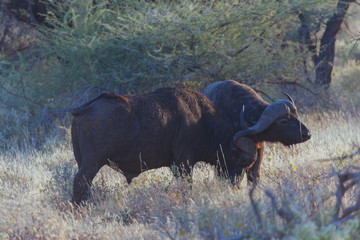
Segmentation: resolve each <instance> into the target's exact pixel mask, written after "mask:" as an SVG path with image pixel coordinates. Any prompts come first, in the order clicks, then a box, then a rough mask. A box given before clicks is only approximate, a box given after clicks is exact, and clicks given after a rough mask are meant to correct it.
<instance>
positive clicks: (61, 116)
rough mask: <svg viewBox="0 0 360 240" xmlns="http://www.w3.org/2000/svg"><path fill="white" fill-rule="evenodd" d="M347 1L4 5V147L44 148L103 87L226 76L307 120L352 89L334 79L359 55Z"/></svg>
mask: <svg viewBox="0 0 360 240" xmlns="http://www.w3.org/2000/svg"><path fill="white" fill-rule="evenodd" d="M353 2H354V1H337V0H336V1H335V0H330V1H329V0H316V1H314V0H302V1H283V0H281V1H278V0H269V1H260V0H254V1H242V0H238V1H230V0H229V1H228V0H226V1H218V0H184V1H170V0H154V1H143V0H139V1H133V0H132V1H130V0H96V1H95V0H94V1H88V0H73V1H68V0H61V1H51V0H1V12H0V21H1V22H2V24H1V26H0V49H1V57H0V127H1V131H0V147H2V148H6V147H8V146H9V145H13V144H16V145H20V146H21V145H22V144H24V139H26V140H27V141H28V140H29V141H30V142H32V143H34V144H35V145H36V146H41V144H42V143H43V141H44V139H45V138H46V136H48V135H49V134H51V132H54V131H55V132H58V133H59V132H61V131H62V130H61V129H60V128H58V126H65V127H68V126H69V118H70V116H69V115H68V114H67V110H68V109H70V108H72V107H75V106H78V105H80V104H82V103H83V102H85V101H87V100H88V99H89V98H91V97H93V96H95V95H97V94H98V93H99V92H101V91H102V90H113V91H115V92H117V93H120V94H134V93H142V92H146V91H150V90H153V89H155V88H159V87H163V86H184V87H187V88H191V89H196V90H201V89H202V88H203V87H204V86H206V85H207V84H209V83H212V82H215V81H220V80H225V79H234V80H237V81H239V82H242V83H246V84H249V85H251V86H252V87H254V88H255V89H257V90H258V91H259V92H260V93H261V94H263V97H264V98H265V99H266V100H269V101H271V100H272V99H277V98H278V97H280V95H277V94H279V93H281V91H279V90H286V91H290V92H291V93H292V94H294V95H295V99H296V100H297V102H298V104H299V105H300V106H301V107H302V109H303V111H304V110H312V111H313V110H314V109H315V110H316V109H319V108H320V109H324V108H325V107H326V108H339V107H341V104H340V103H339V101H338V100H339V96H343V95H344V91H343V90H344V89H345V90H346V91H347V92H345V95H349V96H350V97H351V94H357V91H358V89H357V88H356V87H354V86H356V84H355V85H354V81H347V82H346V81H345V82H342V83H341V86H342V88H341V91H340V90H338V86H339V85H336V83H335V84H334V81H336V79H335V80H333V79H332V76H334V74H336V73H334V71H333V66H335V70H336V66H344V64H345V63H348V62H349V61H353V62H355V63H356V60H357V58H358V57H359V54H360V51H359V48H358V45H357V44H356V43H357V34H358V33H357V32H356V31H355V32H354V31H352V24H355V23H356V21H357V18H356V14H352V13H351V11H350V13H349V11H348V7H349V6H351V7H352V6H354V7H358V6H357V5H356V3H353ZM346 14H347V15H346ZM340 27H341V28H340ZM339 36H340V38H341V39H342V41H343V43H345V45H346V47H342V48H341V50H340V51H338V50H337V52H336V54H338V55H339V56H340V57H339V58H338V59H340V60H338V61H337V62H336V61H335V62H334V57H335V55H336V54H335V46H336V45H335V42H336V39H337V38H339ZM344 39H346V40H344ZM358 69H359V68H358V67H357V65H356V64H353V68H352V70H351V71H359V70H358ZM351 76H353V75H351ZM350 78H351V77H350ZM334 86H335V87H334ZM279 88H280V89H279ZM329 103H330V104H329Z"/></svg>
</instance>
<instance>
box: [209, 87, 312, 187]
mask: <svg viewBox="0 0 360 240" xmlns="http://www.w3.org/2000/svg"><path fill="white" fill-rule="evenodd" d="M202 93H203V94H204V95H205V96H207V97H208V98H209V99H210V100H211V101H212V102H213V104H214V106H215V109H216V111H217V112H218V113H219V114H220V115H221V116H222V117H223V118H224V119H225V120H226V121H228V123H229V124H230V125H231V126H232V127H233V129H234V131H235V132H237V134H236V135H235V138H236V137H237V136H238V137H241V138H242V137H247V138H250V139H251V140H252V141H253V142H254V143H255V144H256V149H257V154H256V158H257V160H256V162H255V163H254V164H253V165H252V166H250V167H249V168H247V169H246V173H247V179H248V181H249V182H253V181H256V180H257V179H259V178H260V164H261V161H262V157H263V151H264V142H266V141H267V142H281V143H282V144H284V145H286V146H290V145H293V144H296V143H301V142H304V141H306V140H308V139H310V137H311V133H310V131H309V130H308V129H307V128H306V127H305V126H304V125H303V124H302V123H301V122H300V121H299V120H298V116H297V110H296V107H295V105H294V103H293V101H292V99H291V98H290V99H289V100H290V101H289V100H280V101H278V102H275V103H273V104H271V106H270V104H269V103H268V102H266V101H264V100H263V99H262V98H261V97H260V95H259V94H257V93H256V92H255V91H254V90H253V89H252V88H250V87H249V86H247V85H244V84H240V83H238V82H235V81H233V80H227V81H222V82H217V83H213V84H211V85H209V86H207V87H206V88H205V89H204V90H203V91H202ZM269 106H270V107H269ZM279 107H280V110H282V111H277V114H280V113H281V115H274V117H272V120H271V122H268V124H259V123H260V121H259V120H260V119H270V118H271V113H272V112H274V114H275V111H272V110H274V109H275V110H276V109H277V110H279ZM242 109H244V114H243V116H244V123H243V124H242V123H241V112H242ZM286 109H288V110H287V111H286ZM265 110H266V111H265ZM269 110H270V111H269ZM265 112H266V114H264V115H266V117H265V116H264V115H263V113H265ZM269 113H270V114H269ZM284 113H285V114H284ZM269 115H270V117H269ZM263 123H264V122H263ZM242 125H243V126H242ZM257 125H261V126H262V127H260V128H259V129H261V130H260V131H258V129H257V130H256V129H254V128H255V127H256V126H257ZM264 126H266V128H264ZM244 128H246V129H244ZM240 149H241V147H240Z"/></svg>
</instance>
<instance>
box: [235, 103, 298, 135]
mask: <svg viewBox="0 0 360 240" xmlns="http://www.w3.org/2000/svg"><path fill="white" fill-rule="evenodd" d="M291 106H293V105H292V104H291V103H290V102H289V101H287V100H280V101H277V102H274V103H272V104H270V105H269V106H267V107H266V108H265V110H264V112H263V113H262V114H261V117H260V119H259V120H258V121H257V123H256V124H255V125H254V126H252V127H250V128H248V129H243V130H241V131H239V132H237V133H236V134H235V136H234V140H235V141H236V140H237V139H238V138H239V137H244V136H249V135H255V134H258V133H261V132H263V131H264V130H266V129H267V128H268V127H269V126H270V125H271V124H272V123H273V122H274V121H275V120H276V119H278V118H279V117H281V116H286V115H290V113H291V112H292V111H291V110H292V109H291ZM241 118H243V117H241Z"/></svg>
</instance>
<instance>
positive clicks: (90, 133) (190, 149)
mask: <svg viewBox="0 0 360 240" xmlns="http://www.w3.org/2000/svg"><path fill="white" fill-rule="evenodd" d="M72 114H73V116H74V117H73V120H72V127H71V136H72V143H73V149H74V155H75V159H76V161H77V164H78V167H79V170H78V172H77V174H76V175H75V177H74V185H73V202H75V203H76V204H79V203H80V202H81V201H82V200H83V199H84V198H86V196H87V193H88V192H89V187H90V185H91V183H92V180H93V178H94V177H95V175H96V174H97V172H98V171H99V169H100V168H101V167H103V166H104V165H109V166H111V167H114V164H115V165H116V168H117V169H118V170H120V171H121V172H122V173H123V174H124V176H125V177H126V179H127V181H128V182H129V183H130V182H131V180H132V179H133V178H134V177H136V176H138V175H139V174H140V173H141V172H142V167H141V166H146V169H147V170H149V169H154V168H159V167H163V166H171V165H173V164H175V165H176V166H179V167H180V168H179V169H180V170H182V169H184V170H185V171H186V172H188V173H190V171H191V167H192V166H193V165H194V164H195V163H196V162H199V161H203V162H206V163H210V164H211V165H217V163H218V157H217V156H222V155H224V158H225V160H226V166H227V169H228V172H229V176H230V177H231V179H234V178H235V176H236V175H237V174H239V173H241V172H242V169H243V168H246V167H247V166H249V165H251V164H253V163H254V162H255V160H256V157H255V155H256V148H255V147H254V146H253V145H252V144H249V142H248V141H247V140H249V139H247V138H244V137H242V136H241V134H242V132H239V133H237V132H235V131H234V129H233V128H232V126H231V125H229V124H228V123H227V121H225V120H224V119H223V118H222V117H221V116H220V115H218V114H217V112H216V110H215V108H214V106H213V104H212V103H211V101H210V100H209V99H208V98H206V97H205V96H204V95H202V94H201V93H198V92H194V91H189V90H186V89H182V88H162V89H158V90H156V91H154V92H151V93H148V94H145V95H138V96H130V97H128V98H127V97H123V96H120V95H117V94H114V93H102V94H101V95H100V96H99V97H97V98H95V99H94V100H92V101H90V102H88V103H86V104H84V105H83V106H81V107H78V108H76V109H74V110H73V111H72ZM236 134H238V135H239V136H238V137H234V136H235V135H236ZM249 141H250V140H249ZM223 162H224V160H222V161H220V163H221V164H222V165H223V166H221V167H224V165H225V163H223ZM181 166H182V167H181Z"/></svg>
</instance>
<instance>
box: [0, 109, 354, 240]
mask: <svg viewBox="0 0 360 240" xmlns="http://www.w3.org/2000/svg"><path fill="white" fill-rule="evenodd" d="M301 118H302V121H303V122H304V123H305V124H306V125H307V126H308V127H309V128H310V129H311V130H312V133H313V137H312V138H311V140H310V141H308V142H306V143H303V144H300V145H296V146H294V147H293V148H292V149H289V148H286V147H283V146H281V145H279V144H267V145H266V150H265V154H264V162H263V164H262V170H261V173H262V179H261V181H260V184H259V185H258V187H257V188H256V189H255V190H254V192H253V194H252V195H251V196H250V195H249V190H250V187H249V186H247V184H246V183H245V181H243V182H241V184H240V185H239V187H233V186H232V185H231V184H229V183H228V182H227V181H226V180H224V179H220V178H218V177H215V175H214V172H213V170H212V169H211V168H210V167H209V166H207V165H205V164H198V165H197V166H196V167H195V169H194V177H193V182H194V184H193V187H192V189H191V188H190V186H189V184H188V182H187V181H180V180H176V179H175V178H173V176H172V174H171V172H170V170H169V169H166V168H164V169H158V170H154V171H148V172H146V173H143V174H142V175H140V176H139V177H138V178H136V179H134V181H133V183H131V185H127V183H126V181H125V178H124V177H123V176H122V175H121V174H119V173H117V172H116V171H114V170H112V169H110V168H107V167H104V168H103V169H101V171H100V172H99V173H98V175H97V176H96V178H95V181H94V187H93V191H92V198H91V199H90V200H89V201H88V202H87V203H86V205H84V206H83V207H79V208H77V209H73V208H72V206H71V204H70V203H69V200H70V199H71V192H72V179H73V175H74V173H75V172H76V170H77V166H76V163H75V160H74V156H73V153H72V147H71V144H69V141H64V140H63V139H58V138H56V137H54V138H53V139H49V140H48V142H47V144H46V146H45V148H44V149H43V150H41V151H40V150H35V149H34V148H32V147H31V145H29V146H28V147H26V149H21V150H19V149H16V148H14V149H11V150H7V151H5V152H2V153H1V154H0V206H1V207H0V216H1V217H0V239H242V238H244V239H248V238H250V239H268V238H273V239H278V238H285V239H355V238H356V237H357V236H359V234H360V218H359V217H358V216H354V217H352V216H351V217H349V218H346V219H343V220H338V218H337V219H336V218H333V215H334V213H335V209H336V197H335V193H336V189H337V185H338V177H337V176H336V174H335V173H336V172H338V171H345V170H346V169H347V168H348V166H350V165H355V166H359V161H358V159H359V158H360V157H359V156H355V157H353V158H346V157H345V158H344V160H342V161H338V160H331V161H329V160H326V159H329V158H333V157H338V156H345V155H347V154H350V153H352V152H354V151H356V150H357V147H358V146H360V135H359V134H358V133H359V132H360V120H359V116H358V115H357V114H355V113H353V114H351V115H348V114H346V113H343V112H331V113H313V114H310V115H307V116H305V115H303V116H302V117H301ZM59 142H61V143H59ZM355 187H356V186H355ZM355 187H354V189H353V188H351V189H350V190H349V191H347V192H346V194H345V196H344V199H343V203H344V205H345V206H351V205H354V204H355V203H356V201H357V199H358V198H359V189H356V188H355ZM340 216H341V212H340ZM336 220H337V221H336Z"/></svg>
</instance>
